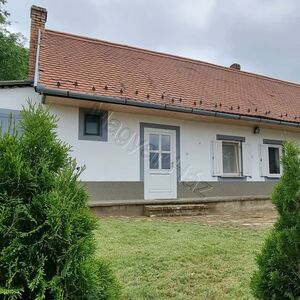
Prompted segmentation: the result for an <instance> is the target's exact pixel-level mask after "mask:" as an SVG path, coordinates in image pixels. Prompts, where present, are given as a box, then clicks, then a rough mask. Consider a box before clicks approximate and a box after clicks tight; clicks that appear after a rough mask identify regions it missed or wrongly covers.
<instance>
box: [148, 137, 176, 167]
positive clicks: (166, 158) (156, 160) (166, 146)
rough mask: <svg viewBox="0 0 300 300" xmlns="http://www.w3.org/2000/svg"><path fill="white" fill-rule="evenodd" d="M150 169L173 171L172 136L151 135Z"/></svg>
mask: <svg viewBox="0 0 300 300" xmlns="http://www.w3.org/2000/svg"><path fill="white" fill-rule="evenodd" d="M149 154H150V155H149V165H150V169H163V170H170V169H171V136H170V135H167V134H153V133H151V134H150V135H149Z"/></svg>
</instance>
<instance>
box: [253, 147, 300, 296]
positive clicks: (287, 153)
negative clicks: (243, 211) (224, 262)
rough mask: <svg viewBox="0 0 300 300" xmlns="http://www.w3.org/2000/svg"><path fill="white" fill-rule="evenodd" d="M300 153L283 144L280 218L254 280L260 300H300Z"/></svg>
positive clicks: (275, 194)
mask: <svg viewBox="0 0 300 300" xmlns="http://www.w3.org/2000/svg"><path fill="white" fill-rule="evenodd" d="M299 155H300V150H299V147H298V145H296V144H293V143H291V142H288V143H286V144H285V145H284V151H283V157H282V165H283V175H282V177H281V179H280V181H279V183H278V184H277V185H276V187H275V189H274V191H273V194H272V200H273V203H274V204H275V206H276V209H277V211H278V214H279V218H278V220H277V222H276V224H275V226H274V228H273V230H272V232H271V234H270V236H269V237H268V238H267V240H266V242H265V245H264V247H263V250H262V252H261V253H260V254H259V256H258V258H257V263H258V271H257V272H256V273H255V274H254V276H253V278H252V282H251V285H252V290H253V294H254V295H255V296H256V297H257V298H258V299H274V300H275V299H280V300H283V299H300V161H299Z"/></svg>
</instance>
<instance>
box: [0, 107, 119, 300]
mask: <svg viewBox="0 0 300 300" xmlns="http://www.w3.org/2000/svg"><path fill="white" fill-rule="evenodd" d="M21 115H22V120H21V121H20V124H18V125H17V126H11V128H10V130H9V132H6V133H0V299H24V300H25V299H26V300H30V299H46V300H48V299H49V300H52V299H70V300H72V299H86V300H88V299H97V300H99V299H100V300H101V299H118V298H119V286H118V284H117V282H116V280H115V278H114V276H113V274H112V272H111V270H110V268H109V266H108V265H107V264H106V263H104V262H103V261H101V260H99V259H98V258H96V257H95V251H96V245H95V241H94V236H93V230H94V229H95V228H96V221H95V219H94V218H93V217H92V216H91V214H90V212H89V210H88V208H87V200H88V195H87V193H86V191H85V189H84V188H83V187H82V186H81V185H79V184H78V177H79V175H80V173H81V171H82V170H81V169H80V170H77V168H76V162H75V161H74V160H73V159H71V157H70V155H69V152H70V147H69V146H68V145H67V144H65V143H64V142H62V141H61V140H59V139H58V137H57V134H56V129H57V120H56V117H55V116H54V115H52V114H51V113H50V112H49V110H47V109H44V108H43V107H42V105H38V106H35V105H33V104H31V103H29V104H28V107H26V108H24V109H23V111H22V113H21ZM11 124H12V122H11ZM16 128H17V129H18V130H17V129H16ZM0 131H1V130H0Z"/></svg>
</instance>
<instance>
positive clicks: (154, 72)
mask: <svg viewBox="0 0 300 300" xmlns="http://www.w3.org/2000/svg"><path fill="white" fill-rule="evenodd" d="M46 20H47V11H46V10H45V9H44V8H41V7H37V6H32V8H31V37H30V62H29V80H28V81H13V82H2V83H0V119H1V120H2V122H3V123H4V129H5V122H7V117H8V115H9V113H10V112H12V113H13V115H14V116H15V118H18V116H19V111H20V109H21V107H22V105H24V104H26V101H27V99H28V98H30V99H32V101H35V102H42V103H43V104H45V105H50V107H51V111H52V112H54V113H55V114H56V115H57V116H58V118H59V124H58V135H59V137H60V138H61V139H63V140H64V141H66V142H68V143H69V144H71V145H72V147H73V152H72V155H73V156H74V157H76V159H77V162H78V165H85V166H86V170H85V172H84V173H83V174H82V177H81V180H82V181H83V182H85V183H86V185H87V187H88V189H89V192H90V193H91V195H92V200H93V201H98V202H101V201H107V200H109V201H119V200H122V201H137V200H139V201H143V200H159V199H199V198H202V197H224V196H226V197H245V196H249V197H258V198H259V197H262V198H263V197H265V196H268V195H270V192H271V189H272V187H273V186H274V184H275V183H276V182H277V181H278V179H279V178H280V176H281V174H282V167H281V165H280V155H281V152H282V143H283V142H284V141H285V140H296V141H299V140H300V128H299V127H300V85H298V84H294V83H290V82H285V81H282V80H277V79H273V78H269V77H266V76H261V75H257V74H252V73H249V72H246V71H242V70H241V68H240V66H239V65H238V64H233V65H232V66H230V67H228V68H227V67H222V66H217V65H214V64H210V63H206V62H202V61H196V60H193V59H188V58H184V57H178V56H174V55H169V54H164V53H158V52H154V51H149V50H145V49H139V48H135V47H129V46H125V45H119V44H114V43H110V42H106V41H102V40H97V39H92V38H88V37H82V36H77V35H74V34H69V33H64V32H57V31H53V30H50V29H46V28H45V23H46Z"/></svg>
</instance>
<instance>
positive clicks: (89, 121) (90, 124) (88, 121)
mask: <svg viewBox="0 0 300 300" xmlns="http://www.w3.org/2000/svg"><path fill="white" fill-rule="evenodd" d="M99 123H100V117H99V116H97V115H85V134H87V135H99V134H100V132H99V129H100V126H99V125H100V124H99Z"/></svg>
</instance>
